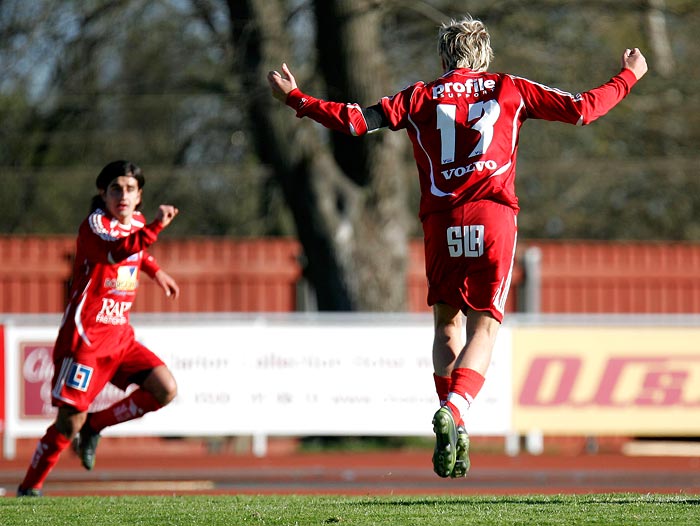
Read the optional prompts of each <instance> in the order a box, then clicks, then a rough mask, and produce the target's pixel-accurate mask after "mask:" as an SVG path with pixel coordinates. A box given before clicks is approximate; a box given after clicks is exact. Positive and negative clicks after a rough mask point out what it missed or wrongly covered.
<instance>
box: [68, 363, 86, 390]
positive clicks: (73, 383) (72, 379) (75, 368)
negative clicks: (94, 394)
mask: <svg viewBox="0 0 700 526" xmlns="http://www.w3.org/2000/svg"><path fill="white" fill-rule="evenodd" d="M90 378H92V367H88V366H87V365H83V364H80V363H73V365H71V366H70V370H69V371H68V378H66V385H67V386H68V387H72V388H73V389H77V390H78V391H87V389H88V386H89V385H90Z"/></svg>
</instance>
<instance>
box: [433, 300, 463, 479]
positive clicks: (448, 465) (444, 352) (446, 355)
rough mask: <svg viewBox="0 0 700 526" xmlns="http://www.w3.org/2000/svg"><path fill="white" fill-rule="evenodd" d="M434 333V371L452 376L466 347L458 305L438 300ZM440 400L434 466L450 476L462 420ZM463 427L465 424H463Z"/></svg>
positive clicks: (436, 417)
mask: <svg viewBox="0 0 700 526" xmlns="http://www.w3.org/2000/svg"><path fill="white" fill-rule="evenodd" d="M433 317H434V321H435V335H434V339H433V369H434V371H435V375H436V376H439V377H442V378H446V377H450V376H451V374H452V370H453V368H454V364H455V361H456V359H457V356H458V355H459V354H460V353H461V351H462V349H463V348H464V336H463V335H464V328H463V322H462V319H463V316H462V313H461V311H460V310H459V309H455V308H454V307H452V306H450V305H445V304H437V305H435V306H434V307H433ZM445 402H447V399H446V398H445V399H444V400H442V399H441V400H440V403H441V407H440V409H439V410H438V411H437V412H436V413H435V415H434V416H433V431H434V432H435V450H434V451H433V470H434V471H435V473H436V474H437V475H438V476H440V477H443V478H444V477H449V476H451V474H452V472H453V471H454V469H455V464H456V463H457V461H458V459H457V447H458V443H459V440H458V438H459V437H458V434H457V428H458V424H459V422H455V420H454V418H453V415H452V412H451V411H450V409H449V408H448V407H446V406H445V405H444V404H445ZM462 429H463V427H462Z"/></svg>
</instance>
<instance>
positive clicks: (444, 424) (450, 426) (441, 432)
mask: <svg viewBox="0 0 700 526" xmlns="http://www.w3.org/2000/svg"><path fill="white" fill-rule="evenodd" d="M448 411H449V409H446V408H444V407H443V408H440V409H439V410H438V412H437V413H435V416H434V417H433V431H434V432H435V451H434V452H433V471H435V473H436V474H437V475H438V476H439V477H442V478H447V477H449V476H450V475H451V474H452V470H453V469H454V467H455V461H456V459H457V444H456V443H457V427H456V426H455V422H454V419H453V418H452V415H450V414H449V413H448Z"/></svg>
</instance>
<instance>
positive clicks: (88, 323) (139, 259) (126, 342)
mask: <svg viewBox="0 0 700 526" xmlns="http://www.w3.org/2000/svg"><path fill="white" fill-rule="evenodd" d="M144 182H145V179H144V176H143V173H142V171H141V169H140V168H139V167H138V166H136V165H135V164H133V163H131V162H128V161H114V162H111V163H109V164H108V165H106V166H105V167H104V168H103V169H102V171H101V172H100V174H99V175H98V176H97V180H96V185H97V189H98V192H99V193H98V195H96V196H95V197H94V198H93V202H92V210H91V212H90V215H89V216H88V217H87V219H85V220H84V221H83V222H82V224H81V225H80V229H79V231H78V239H77V243H76V255H75V263H74V266H73V276H72V285H71V291H70V300H69V303H68V307H67V308H66V311H65V314H64V316H63V320H62V322H61V326H60V329H59V332H58V337H57V339H56V343H55V346H54V350H53V363H54V375H53V381H52V387H53V390H52V393H51V395H52V398H51V400H52V404H53V405H54V406H57V407H58V414H57V416H56V420H55V422H54V423H53V424H52V425H51V426H50V427H49V428H48V429H47V431H46V434H45V435H44V436H43V437H42V438H41V440H39V444H38V445H37V448H36V451H35V452H34V456H33V457H32V460H31V463H30V465H29V468H28V470H27V473H26V475H25V477H24V480H23V481H22V482H21V483H20V485H19V487H18V489H17V496H40V495H41V490H42V486H43V484H44V481H45V479H46V477H47V476H48V474H49V472H50V471H51V469H52V468H53V467H54V466H55V465H56V462H58V459H59V456H60V454H61V453H62V452H63V451H64V450H65V449H66V448H67V447H68V446H69V445H70V444H71V442H72V441H73V440H74V439H75V449H76V452H77V453H78V455H79V456H80V459H81V462H82V464H83V466H84V467H85V469H88V470H90V469H93V467H94V465H95V449H96V447H97V443H98V441H99V438H100V431H102V430H103V429H104V428H106V427H108V426H112V425H115V424H119V423H121V422H126V421H127V420H133V419H135V418H140V417H142V416H143V415H145V414H146V413H149V412H151V411H157V410H158V409H160V408H161V407H163V406H164V405H166V404H168V403H169V402H170V401H171V400H172V399H173V398H174V397H175V395H176V393H177V386H176V383H175V379H174V378H173V375H172V374H171V372H170V370H169V369H168V368H167V367H166V365H165V364H164V363H163V362H162V361H161V360H160V358H158V357H157V356H156V355H155V354H154V353H153V352H151V351H150V350H149V349H147V348H146V347H144V346H143V345H141V344H140V343H138V342H137V341H136V340H135V339H134V331H133V328H132V326H131V325H130V324H129V310H130V309H131V305H132V304H133V302H134V298H135V296H136V289H137V287H138V284H139V274H140V272H141V271H143V272H145V273H146V275H147V276H149V277H150V278H152V279H153V280H154V281H155V282H156V283H157V284H158V285H159V286H160V287H161V288H162V289H163V291H164V292H165V294H166V296H169V297H171V298H177V297H178V296H179V293H180V290H179V287H178V285H177V283H176V282H175V280H174V279H173V278H172V277H171V276H169V275H168V274H167V273H166V272H165V271H164V270H162V269H161V268H160V267H159V266H158V264H157V263H156V261H155V259H154V258H153V257H152V256H150V255H149V254H148V253H147V252H146V248H147V247H149V246H150V245H152V244H153V243H155V241H156V239H157V238H158V234H159V233H160V232H161V230H163V229H164V228H165V227H167V226H168V225H169V224H170V223H171V221H172V220H173V219H174V218H175V216H176V215H177V214H178V209H177V208H175V207H174V206H172V205H160V207H159V209H158V212H157V214H156V219H155V220H154V221H153V222H152V223H149V224H146V220H145V218H144V216H143V214H141V212H140V211H139V208H140V206H141V198H142V192H143V185H144ZM107 382H111V383H112V384H114V385H115V386H117V387H119V388H120V389H123V390H126V389H127V388H128V387H129V386H130V385H131V384H136V385H137V386H138V388H137V389H135V390H134V391H132V392H131V394H129V395H128V396H127V397H126V398H124V399H122V400H121V401H119V402H116V403H115V404H114V405H112V406H111V407H108V408H107V409H104V410H102V411H99V412H95V413H88V408H89V407H90V404H91V403H92V402H93V401H94V400H95V398H96V397H97V395H98V394H99V393H100V391H102V388H103V387H104V386H105V385H106V384H107Z"/></svg>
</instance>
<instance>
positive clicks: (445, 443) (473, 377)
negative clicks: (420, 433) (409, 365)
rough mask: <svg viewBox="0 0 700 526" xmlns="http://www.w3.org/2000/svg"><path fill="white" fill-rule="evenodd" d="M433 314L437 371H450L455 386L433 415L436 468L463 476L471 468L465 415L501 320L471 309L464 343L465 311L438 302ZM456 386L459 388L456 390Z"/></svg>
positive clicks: (448, 474)
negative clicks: (462, 312) (443, 404)
mask: <svg viewBox="0 0 700 526" xmlns="http://www.w3.org/2000/svg"><path fill="white" fill-rule="evenodd" d="M434 317H435V339H434V341H433V366H434V368H435V374H436V375H440V376H448V375H451V376H452V379H451V384H452V387H451V389H450V391H451V394H450V397H449V400H450V403H446V404H445V407H443V408H441V409H440V410H438V412H437V413H435V417H434V419H433V429H434V430H435V435H436V446H435V452H434V454H433V468H434V470H435V472H436V473H437V474H438V475H440V476H441V477H446V476H451V477H464V476H466V474H467V472H468V471H469V468H470V461H469V435H468V434H467V430H466V426H465V425H464V422H463V418H464V416H465V413H466V411H467V410H468V408H469V404H470V403H471V400H473V398H474V397H475V396H476V394H477V393H478V391H479V389H481V385H482V384H483V378H484V376H485V374H486V371H487V370H488V367H489V364H490V362H491V353H492V351H493V347H494V344H495V342H496V336H497V334H498V329H499V327H500V323H499V322H498V321H497V320H496V319H495V318H494V317H493V316H492V315H491V314H490V313H487V312H479V311H474V310H469V311H468V313H467V330H466V345H463V343H462V342H463V339H462V326H463V324H462V314H461V312H460V311H459V310H458V309H456V308H454V307H451V306H449V305H444V304H440V305H436V306H435V307H434ZM455 390H456V391H457V392H456V393H453V391H455ZM453 426H454V432H453ZM453 435H454V441H452V436H453ZM453 452H454V453H453ZM453 455H454V462H453V461H452V458H453ZM450 467H451V469H450ZM448 470H449V471H448Z"/></svg>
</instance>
